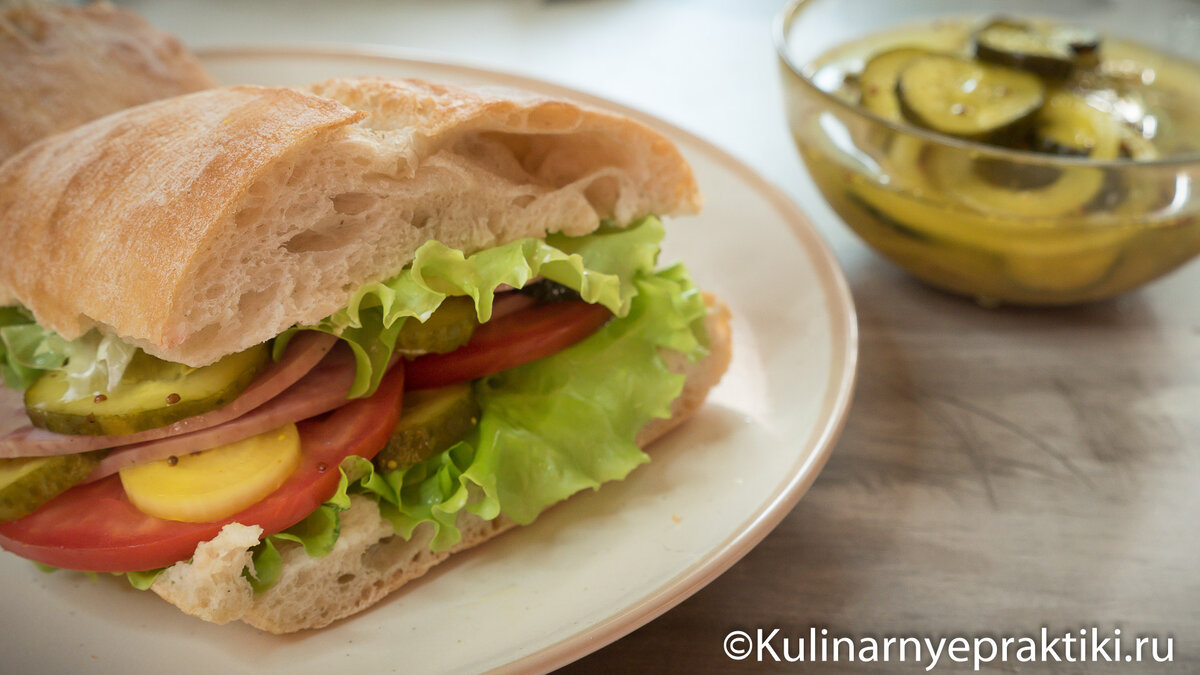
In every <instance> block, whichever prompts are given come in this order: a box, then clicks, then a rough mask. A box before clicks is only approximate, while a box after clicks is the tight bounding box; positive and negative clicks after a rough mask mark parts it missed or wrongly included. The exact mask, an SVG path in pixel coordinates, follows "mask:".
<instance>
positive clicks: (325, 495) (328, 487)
mask: <svg viewBox="0 0 1200 675" xmlns="http://www.w3.org/2000/svg"><path fill="white" fill-rule="evenodd" d="M403 392H404V367H403V365H400V364H397V366H396V367H394V368H393V369H392V370H391V372H389V373H388V374H387V375H386V376H385V377H384V379H383V382H382V383H381V384H380V386H379V389H378V390H377V391H376V392H375V394H374V395H373V396H371V397H369V398H362V399H355V400H353V401H351V402H349V403H347V404H346V405H344V406H342V407H341V408H338V409H337V410H335V411H333V412H332V413H329V414H328V415H326V416H323V417H316V418H313V419H309V420H305V421H303V422H300V423H298V424H297V426H298V427H299V429H300V443H301V452H302V453H303V458H302V459H301V463H300V466H299V467H298V468H297V469H296V471H295V472H294V473H293V474H292V476H291V477H290V478H289V479H288V480H287V481H286V482H285V483H284V484H283V485H282V486H280V488H279V489H278V490H276V491H275V492H273V493H271V495H270V496H268V497H267V498H266V499H264V500H262V501H261V502H259V503H257V504H255V505H254V506H251V507H250V508H248V509H246V510H245V511H242V512H241V513H238V514H235V515H233V516H230V517H229V518H226V519H224V520H220V521H216V522H211V523H180V522H175V521H171V520H163V519H161V518H156V517H154V516H150V515H146V514H144V513H142V512H141V511H138V510H137V509H136V508H134V507H133V505H132V504H130V503H129V500H128V499H127V498H126V497H125V491H124V490H123V489H122V488H121V480H120V477H119V476H116V475H113V476H109V477H108V478H105V479H103V480H100V481H96V482H95V483H91V484H88V485H82V486H79V487H76V488H72V489H70V490H68V491H66V492H64V493H63V494H61V495H59V496H58V497H56V498H55V499H53V500H51V501H50V502H48V503H46V504H45V505H44V506H42V507H41V508H40V509H38V510H37V511H35V512H34V513H32V514H30V515H28V516H26V517H24V518H21V519H19V520H14V521H11V522H7V523H0V546H3V547H4V548H6V549H8V550H9V551H12V552H13V553H16V554H17V555H19V556H22V557H24V558H28V559H30V560H36V561H37V562H40V563H43V564H46V565H52V566H54V567H62V568H66V569H75V570H85V571H92V572H128V571H134V570H150V569H156V568H159V567H166V566H167V565H172V564H174V563H176V562H179V561H180V560H185V559H187V558H189V557H191V555H192V552H193V551H194V550H195V549H196V545H197V544H199V543H200V542H203V541H208V540H209V539H212V538H213V537H215V536H217V533H218V532H220V531H221V528H222V527H224V526H225V525H227V524H229V523H235V522H236V523H243V524H245V525H258V526H260V527H262V528H263V531H264V533H265V534H274V533H275V532H279V531H281V530H285V529H287V528H289V527H291V526H292V525H295V524H296V523H298V522H300V521H301V520H303V519H304V518H305V517H307V516H308V515H309V514H310V513H312V512H313V511H315V510H316V509H317V507H318V506H320V505H321V504H323V503H324V502H325V501H326V500H327V499H329V497H330V496H332V495H333V493H334V491H335V490H336V489H337V484H338V479H339V474H338V470H337V467H338V464H339V463H341V461H342V460H343V459H345V458H346V457H348V456H350V455H359V456H361V457H366V458H367V459H370V458H372V457H374V456H375V455H376V454H377V453H378V452H379V451H380V450H381V449H382V448H383V446H384V445H385V444H386V443H387V439H388V437H389V436H390V435H391V433H392V430H393V429H395V427H396V422H397V420H399V418H400V404H401V399H402V396H403Z"/></svg>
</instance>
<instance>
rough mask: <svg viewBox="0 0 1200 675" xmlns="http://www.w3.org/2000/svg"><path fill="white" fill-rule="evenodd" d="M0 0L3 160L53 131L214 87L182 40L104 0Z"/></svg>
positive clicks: (0, 142) (0, 136) (0, 147)
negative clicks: (57, 2)
mask: <svg viewBox="0 0 1200 675" xmlns="http://www.w3.org/2000/svg"><path fill="white" fill-rule="evenodd" d="M5 4H6V3H5V2H4V1H3V0H0V101H2V102H3V103H2V104H0V162H3V161H4V160H5V159H7V158H8V157H10V156H12V155H14V154H16V152H17V151H18V150H20V149H21V148H23V147H25V146H26V145H29V144H30V143H32V142H34V141H36V140H38V139H39V138H42V137H45V136H49V135H50V134H54V133H58V132H60V131H66V130H67V129H72V128H74V127H77V126H79V125H80V124H83V123H85V122H90V121H91V120H94V119H96V118H98V117H103V116H104V115H108V114H110V113H114V112H117V111H118V110H124V109H125V108H130V107H133V106H135V105H141V104H142V103H147V102H149V101H155V100H158V99H160V98H167V97H170V96H178V95H180V94H187V93H189V92H193V91H199V90H201V89H207V88H209V87H215V86H217V83H216V81H215V80H213V79H212V78H211V77H210V76H209V75H208V73H207V72H205V70H204V67H203V66H201V65H200V62H199V61H198V60H197V59H196V57H195V56H193V55H192V54H191V53H190V52H188V50H187V49H186V48H184V46H183V45H182V44H181V43H180V42H179V40H177V39H175V38H174V37H172V36H170V35H167V34H166V33H163V32H161V31H159V30H157V29H155V28H154V27H153V26H151V25H150V24H148V23H146V21H145V20H143V19H142V18H141V17H139V16H138V15H136V14H134V13H133V12H128V11H125V10H121V9H117V8H115V7H113V6H111V5H109V4H108V3H96V4H93V5H88V6H87V7H58V6H49V5H44V4H41V5H39V4H34V3H16V4H15V5H12V6H8V7H7V8H6V7H5Z"/></svg>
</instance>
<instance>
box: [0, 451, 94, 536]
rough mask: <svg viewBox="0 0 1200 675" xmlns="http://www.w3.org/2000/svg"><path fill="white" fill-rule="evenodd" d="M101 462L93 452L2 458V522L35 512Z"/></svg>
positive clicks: (0, 472)
mask: <svg viewBox="0 0 1200 675" xmlns="http://www.w3.org/2000/svg"><path fill="white" fill-rule="evenodd" d="M99 462H100V458H99V457H98V456H97V454H96V453H94V452H89V453H86V454H82V455H60V456H58V457H23V458H20V459H0V522H4V521H9V520H16V519H17V518H23V517H25V516H27V515H29V514H31V513H33V512H34V511H36V510H37V509H38V507H40V506H41V505H42V504H45V503H46V502H48V501H50V500H51V499H54V498H55V497H57V496H58V495H60V494H62V493H63V492H66V491H67V489H68V488H70V487H71V486H73V485H75V484H76V483H78V482H79V481H81V480H83V479H84V478H86V477H87V475H88V474H89V473H91V472H92V469H95V468H96V465H97V464H98V463H99Z"/></svg>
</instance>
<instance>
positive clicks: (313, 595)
mask: <svg viewBox="0 0 1200 675" xmlns="http://www.w3.org/2000/svg"><path fill="white" fill-rule="evenodd" d="M708 300H709V304H710V307H711V311H710V313H709V315H708V318H707V322H706V325H707V328H708V334H709V342H710V344H709V352H708V354H707V355H706V356H705V357H704V358H703V359H701V360H700V361H698V362H696V363H689V362H688V361H687V359H686V358H683V355H682V354H679V353H678V352H664V358H665V359H666V360H667V363H668V366H669V367H670V368H671V370H672V371H674V372H678V373H683V374H685V375H686V377H687V379H686V381H685V384H684V389H683V392H682V393H681V394H680V396H679V397H678V398H676V400H675V401H674V402H673V403H672V406H671V413H672V414H671V417H670V418H667V419H655V420H652V421H651V422H650V423H648V424H647V425H646V426H645V427H643V428H642V430H641V431H640V432H639V433H638V436H637V443H638V445H639V446H641V447H647V446H649V445H650V444H651V443H653V442H654V441H655V440H657V439H658V438H660V437H662V436H663V435H664V434H666V433H667V432H668V431H670V430H671V429H673V428H675V427H676V426H677V425H679V424H680V423H682V422H683V421H684V420H686V419H687V418H688V417H690V416H691V415H692V414H693V413H695V412H696V410H698V409H699V408H700V406H701V405H702V404H703V402H704V400H705V398H706V397H707V396H708V393H709V390H710V389H711V388H712V387H713V386H714V385H716V383H717V382H718V381H719V380H720V379H721V376H722V375H723V374H724V373H725V370H726V369H727V368H728V366H729V362H730V358H731V354H732V352H731V345H732V342H731V334H730V330H731V329H730V325H729V310H728V308H726V307H725V305H723V304H721V303H720V302H718V301H716V300H715V299H713V298H711V297H709V298H708ZM352 501H353V505H352V507H351V509H350V510H348V511H346V512H344V513H343V514H342V526H341V534H340V536H339V538H338V543H337V545H336V546H335V548H334V551H333V553H331V554H330V555H329V556H327V557H325V558H310V557H308V555H307V554H306V553H304V551H303V549H302V548H301V547H294V548H290V549H286V550H284V551H282V556H283V559H284V567H283V572H282V574H281V576H280V580H279V582H278V583H277V584H276V585H275V586H274V587H273V588H272V589H271V590H269V591H267V592H265V593H263V594H261V595H257V596H256V595H254V594H253V592H252V591H251V589H250V585H249V583H248V582H246V581H245V580H244V579H243V578H242V577H241V570H242V568H243V567H244V566H245V565H246V564H248V563H249V561H250V553H249V551H248V547H249V546H250V545H253V543H254V542H256V541H257V539H258V537H259V536H261V532H262V531H261V529H259V528H257V527H253V528H251V527H246V526H242V525H231V526H227V527H226V528H225V529H224V530H222V533H221V535H220V536H219V537H218V538H217V539H214V540H213V541H211V542H206V543H204V544H201V545H200V547H198V548H197V554H196V556H195V557H194V559H193V561H192V562H191V563H187V562H184V563H179V564H177V565H175V566H174V567H171V568H169V569H168V570H167V571H166V572H164V573H163V574H162V575H161V576H160V577H159V578H158V580H156V581H155V583H154V585H153V586H151V590H153V591H154V592H155V593H157V594H158V595H160V596H161V597H162V598H163V599H165V600H166V601H167V602H170V603H172V604H174V605H176V606H177V607H179V608H180V609H181V610H183V611H184V612H185V613H187V614H191V615H192V616H197V617H200V618H202V619H205V620H207V621H213V622H216V623H227V622H230V621H237V620H240V621H244V622H246V623H248V624H250V625H252V626H254V627H256V628H259V629H261V630H264V631H268V632H271V633H276V634H282V633H291V632H295V631H300V630H308V629H313V628H321V627H323V626H326V625H328V624H330V623H332V622H334V621H336V620H338V619H341V618H345V617H347V616H351V615H353V614H357V613H358V612H361V611H363V610H365V609H367V608H368V607H370V606H372V605H374V604H375V603H377V602H379V601H380V600H382V599H383V598H385V597H386V596H387V595H388V594H390V593H392V592H393V591H395V590H397V589H399V588H400V587H402V586H403V585H404V584H406V583H408V582H410V581H412V580H414V579H417V578H419V577H421V576H422V575H424V574H425V573H426V572H428V571H429V570H430V569H431V568H433V567H434V566H435V565H437V564H438V563H441V562H443V561H444V560H446V559H447V558H449V557H450V556H451V555H453V554H454V553H457V552H459V551H463V550H466V549H469V548H473V547H475V546H478V545H479V544H482V543H484V542H486V541H488V540H489V539H492V538H493V537H496V536H498V535H500V534H502V533H504V532H506V531H507V530H509V529H511V528H512V527H513V526H514V523H513V522H512V521H510V520H508V519H507V518H504V517H503V516H501V517H499V518H496V519H495V520H491V521H486V520H483V519H481V518H479V517H477V516H474V515H472V514H470V513H466V512H463V513H462V514H460V516H459V520H458V526H459V529H460V530H461V532H462V535H463V536H462V540H461V541H460V542H459V543H458V544H457V545H455V546H454V547H453V548H451V549H450V550H447V551H441V552H438V553H434V552H432V551H430V550H429V540H430V537H431V532H430V529H429V528H427V527H421V528H418V529H417V531H416V532H415V533H414V536H413V538H412V539H411V540H408V541H405V540H403V539H401V538H400V537H398V536H395V534H394V532H393V530H392V526H391V525H390V524H389V523H388V521H386V520H384V519H383V518H382V517H380V515H379V508H378V506H377V504H376V503H375V502H374V501H372V500H370V499H367V498H364V497H354V498H353V500H352Z"/></svg>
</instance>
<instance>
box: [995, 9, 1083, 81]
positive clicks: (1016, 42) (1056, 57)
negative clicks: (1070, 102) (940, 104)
mask: <svg viewBox="0 0 1200 675" xmlns="http://www.w3.org/2000/svg"><path fill="white" fill-rule="evenodd" d="M1062 36H1063V37H1062V38H1060V37H1059V36H1058V34H1056V33H1054V32H1051V31H1043V30H1038V29H1037V28H1035V27H1034V26H1031V25H1029V24H1027V23H1023V22H1020V21H1008V20H999V21H993V22H991V23H989V24H987V25H986V26H984V27H983V28H980V29H979V30H978V31H976V33H975V56H976V57H978V58H979V59H980V60H983V61H989V62H991V63H995V64H999V65H1002V66H1008V67H1011V68H1020V69H1022V70H1027V71H1029V72H1031V73H1035V74H1037V75H1040V76H1042V77H1047V78H1052V79H1065V78H1067V77H1069V76H1070V75H1071V72H1072V71H1073V70H1075V59H1076V51H1075V50H1074V49H1073V48H1072V46H1071V42H1070V41H1069V40H1070V38H1067V36H1066V34H1062ZM1081 47H1082V43H1081Z"/></svg>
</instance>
